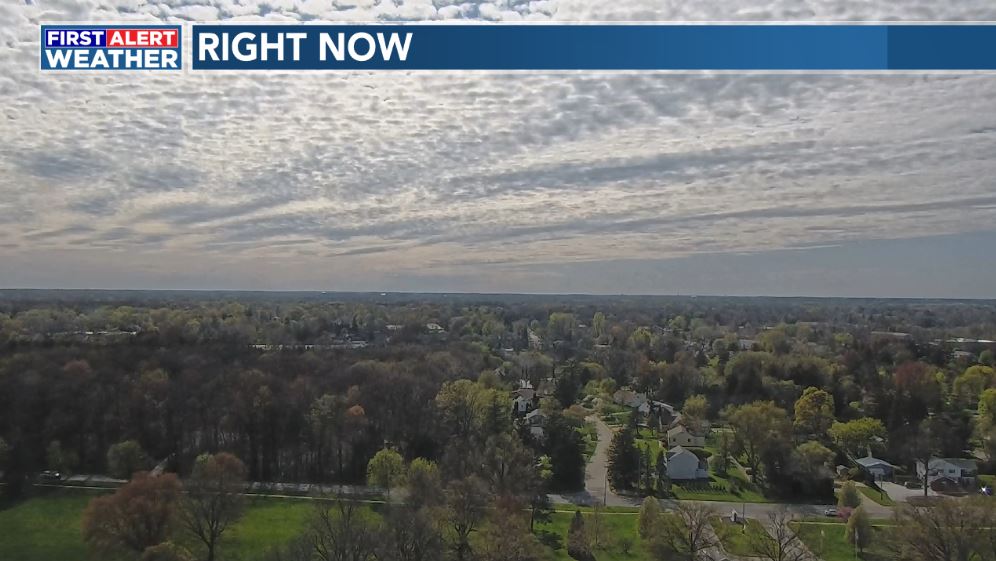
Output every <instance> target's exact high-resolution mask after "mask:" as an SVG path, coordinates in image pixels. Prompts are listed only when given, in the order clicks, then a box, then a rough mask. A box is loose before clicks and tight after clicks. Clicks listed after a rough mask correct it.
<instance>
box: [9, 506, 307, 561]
mask: <svg viewBox="0 0 996 561" xmlns="http://www.w3.org/2000/svg"><path fill="white" fill-rule="evenodd" d="M99 493H100V492H93V491H87V490H76V489H73V490H61V489H60V490H55V491H51V492H49V493H46V494H45V495H40V496H36V497H33V498H31V499H28V500H26V501H23V502H19V503H16V504H13V505H6V507H5V508H2V509H0V559H2V560H3V561H69V560H81V561H82V560H93V561H96V559H98V557H97V556H92V555H90V553H89V551H88V550H87V548H86V546H85V545H84V544H83V540H82V538H81V537H80V518H81V516H82V514H83V509H84V508H86V505H87V503H88V502H89V501H90V499H91V498H93V497H94V496H96V495H97V494H99ZM312 508H313V504H312V503H311V502H310V501H302V500H287V499H283V500H282V499H266V498H252V499H250V500H249V505H248V508H247V510H246V513H245V516H243V517H242V519H241V520H239V522H238V523H237V524H236V525H235V526H233V527H232V528H231V530H229V533H226V534H225V536H224V537H223V538H222V544H221V549H220V552H219V553H220V555H219V559H220V560H221V561H225V560H228V559H233V560H234V559H238V560H240V561H253V560H256V559H262V558H263V556H264V554H265V553H266V551H267V550H268V549H269V548H270V547H272V546H274V545H279V544H283V543H286V542H287V541H288V540H290V539H291V538H293V537H294V536H296V535H297V534H298V533H299V532H300V531H301V529H302V528H303V527H304V523H305V519H306V518H307V517H308V515H309V514H310V513H311V509H312ZM180 541H181V542H182V543H183V544H184V545H185V546H187V547H189V548H190V549H191V550H193V551H194V552H199V550H198V549H197V546H196V544H195V543H194V542H192V541H190V540H187V539H182V540H180ZM104 559H106V557H103V558H101V561H103V560H104Z"/></svg>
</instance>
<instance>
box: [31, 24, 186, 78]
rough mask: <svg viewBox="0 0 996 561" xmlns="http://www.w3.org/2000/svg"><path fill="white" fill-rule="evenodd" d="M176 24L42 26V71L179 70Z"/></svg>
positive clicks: (179, 44) (180, 51)
mask: <svg viewBox="0 0 996 561" xmlns="http://www.w3.org/2000/svg"><path fill="white" fill-rule="evenodd" d="M182 32H183V30H182V28H181V27H180V26H179V25H155V26H148V25H135V26H125V25H79V26H61V25H43V26H42V28H41V68H42V70H182V69H183V48H182V46H183V43H182V40H181V39H182Z"/></svg>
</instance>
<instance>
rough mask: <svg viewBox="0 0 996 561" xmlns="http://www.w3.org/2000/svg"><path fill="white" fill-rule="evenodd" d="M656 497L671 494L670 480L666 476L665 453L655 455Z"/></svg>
mask: <svg viewBox="0 0 996 561" xmlns="http://www.w3.org/2000/svg"><path fill="white" fill-rule="evenodd" d="M656 475H657V496H660V497H667V496H668V495H670V494H671V478H670V477H668V475H667V458H666V457H665V452H664V451H663V450H661V453H660V454H658V455H657V474H656Z"/></svg>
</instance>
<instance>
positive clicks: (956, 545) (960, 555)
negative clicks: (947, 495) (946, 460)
mask: <svg viewBox="0 0 996 561" xmlns="http://www.w3.org/2000/svg"><path fill="white" fill-rule="evenodd" d="M994 523H996V505H993V503H992V501H991V500H989V499H987V498H985V497H979V498H975V499H957V500H956V499H941V500H938V501H937V502H936V503H934V504H933V505H931V506H915V505H904V506H902V507H900V508H899V509H897V511H896V514H895V524H894V527H893V530H892V531H893V535H892V538H893V539H891V540H887V543H888V544H889V545H890V546H891V547H892V549H893V550H894V553H895V554H896V556H897V557H899V558H902V559H906V560H910V561H968V560H975V559H979V560H990V559H994V556H996V553H994V549H993V546H994V545H996V536H994V534H993V525H994Z"/></svg>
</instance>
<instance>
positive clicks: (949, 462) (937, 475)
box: [916, 458, 979, 487]
mask: <svg viewBox="0 0 996 561" xmlns="http://www.w3.org/2000/svg"><path fill="white" fill-rule="evenodd" d="M926 471H927V484H928V485H933V484H934V483H935V482H939V483H940V484H943V483H946V482H948V481H949V482H950V483H954V484H957V485H961V486H964V487H967V486H970V485H974V484H975V478H976V476H977V475H978V474H979V466H978V465H977V464H976V463H975V460H968V459H963V458H931V459H930V462H928V464H927V469H926ZM916 475H917V477H919V478H920V479H921V480H922V479H923V475H924V467H923V462H921V461H919V460H917V462H916ZM942 480H947V481H942Z"/></svg>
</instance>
